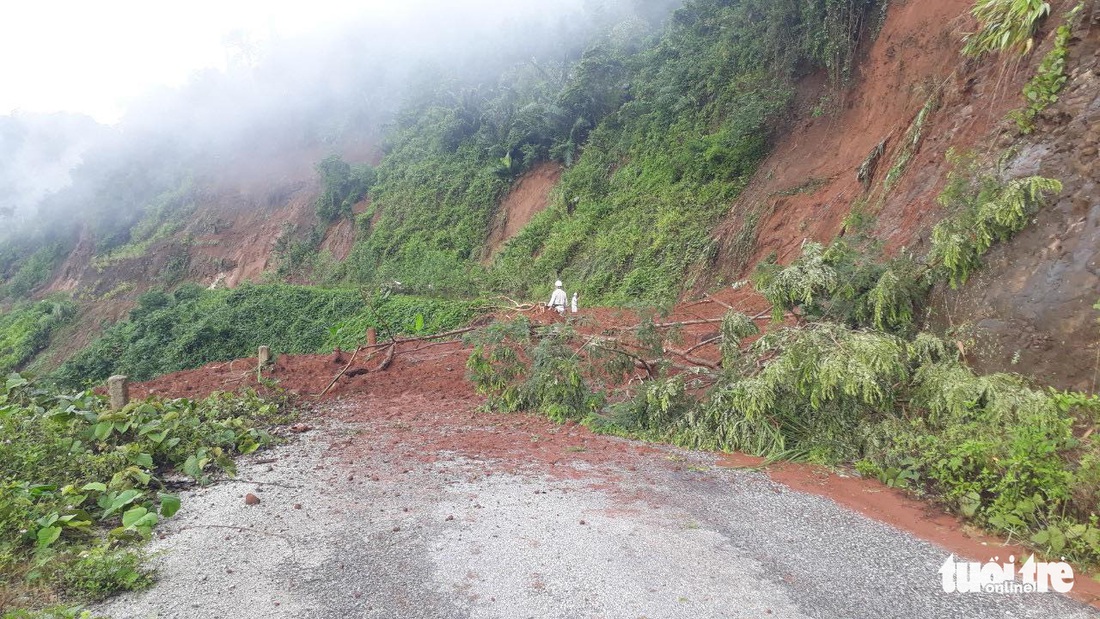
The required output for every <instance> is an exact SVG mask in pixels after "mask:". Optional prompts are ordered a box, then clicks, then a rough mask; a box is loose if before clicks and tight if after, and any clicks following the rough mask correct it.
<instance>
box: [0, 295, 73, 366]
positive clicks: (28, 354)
mask: <svg viewBox="0 0 1100 619" xmlns="http://www.w3.org/2000/svg"><path fill="white" fill-rule="evenodd" d="M74 313H75V304H74V303H73V302H72V301H70V300H68V299H64V298H57V299H46V300H42V301H37V302H24V303H22V304H17V305H15V306H12V307H10V308H8V309H6V310H5V311H4V312H3V313H0V375H7V374H8V373H9V372H11V371H13V370H17V369H21V368H22V367H23V366H24V365H25V364H26V363H27V362H29V361H30V360H31V359H33V358H34V356H35V355H36V354H38V353H39V352H40V351H41V350H43V349H45V348H46V346H48V345H49V343H50V336H51V335H52V334H53V332H54V330H55V329H57V328H58V327H60V326H62V325H64V324H65V323H66V322H68V321H69V319H71V318H72V316H73V314H74Z"/></svg>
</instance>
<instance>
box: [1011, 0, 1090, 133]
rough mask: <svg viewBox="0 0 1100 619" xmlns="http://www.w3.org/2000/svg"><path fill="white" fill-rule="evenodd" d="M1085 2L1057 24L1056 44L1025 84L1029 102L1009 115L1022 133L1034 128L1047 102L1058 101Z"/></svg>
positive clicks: (1025, 97) (1026, 99)
mask: <svg viewBox="0 0 1100 619" xmlns="http://www.w3.org/2000/svg"><path fill="white" fill-rule="evenodd" d="M1083 7H1084V4H1078V5H1077V6H1076V7H1075V8H1074V9H1073V10H1072V11H1070V13H1069V14H1068V15H1066V23H1064V24H1062V25H1061V26H1058V30H1057V32H1055V34H1054V47H1053V49H1051V50H1050V51H1049V52H1047V55H1046V56H1043V61H1042V62H1040V63H1039V68H1038V69H1036V70H1035V76H1034V77H1032V78H1031V81H1029V82H1028V83H1027V85H1026V86H1024V100H1025V101H1026V102H1027V105H1025V106H1024V108H1023V109H1022V110H1016V111H1014V112H1012V113H1011V114H1009V117H1010V118H1012V119H1013V120H1015V121H1016V126H1017V127H1018V128H1019V129H1020V133H1022V134H1024V135H1027V134H1029V133H1031V132H1032V131H1034V130H1035V119H1036V118H1038V116H1039V114H1041V113H1042V112H1043V110H1045V109H1047V107H1048V106H1050V105H1052V104H1054V103H1055V102H1057V101H1058V93H1060V92H1062V87H1063V86H1065V85H1066V80H1068V79H1069V76H1067V75H1066V56H1067V55H1068V53H1069V49H1068V46H1069V39H1070V37H1071V36H1072V35H1073V21H1074V20H1075V19H1076V17H1077V14H1078V13H1080V12H1081V9H1082V8H1083Z"/></svg>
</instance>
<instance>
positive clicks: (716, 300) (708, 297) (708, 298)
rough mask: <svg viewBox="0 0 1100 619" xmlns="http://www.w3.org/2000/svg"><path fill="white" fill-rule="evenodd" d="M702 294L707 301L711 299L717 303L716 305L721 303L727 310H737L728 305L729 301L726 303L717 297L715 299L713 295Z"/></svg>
mask: <svg viewBox="0 0 1100 619" xmlns="http://www.w3.org/2000/svg"><path fill="white" fill-rule="evenodd" d="M703 296H704V297H706V298H707V300H708V301H711V302H713V303H717V304H718V305H721V306H722V307H724V308H726V309H728V310H733V311H737V310H734V309H733V306H732V305H730V304H729V303H726V302H725V301H719V300H718V299H715V298H714V297H712V296H710V295H709V294H704V295H703Z"/></svg>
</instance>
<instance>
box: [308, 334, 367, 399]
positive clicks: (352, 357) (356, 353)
mask: <svg viewBox="0 0 1100 619" xmlns="http://www.w3.org/2000/svg"><path fill="white" fill-rule="evenodd" d="M360 350H363V347H362V346H360V347H359V348H356V349H355V352H354V353H352V354H351V359H350V360H348V364H347V365H345V366H344V369H342V370H340V373H339V374H337V375H336V376H335V377H333V379H332V382H331V383H329V384H328V387H325V389H324V391H322V392H321V393H318V394H317V396H316V397H318V398H322V397H324V395H325V394H326V393H328V390H329V389H332V386H333V385H335V384H336V381H338V380H340V377H341V376H343V375H344V372H347V371H348V368H350V367H351V364H352V363H355V357H356V356H357V355H358V354H359V351H360Z"/></svg>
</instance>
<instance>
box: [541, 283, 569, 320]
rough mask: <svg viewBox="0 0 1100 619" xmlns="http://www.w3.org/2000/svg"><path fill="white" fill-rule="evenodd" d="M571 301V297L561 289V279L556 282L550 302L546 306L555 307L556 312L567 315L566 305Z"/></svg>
mask: <svg viewBox="0 0 1100 619" xmlns="http://www.w3.org/2000/svg"><path fill="white" fill-rule="evenodd" d="M568 303H569V297H568V296H566V294H565V291H564V290H562V289H561V280H560V279H559V280H558V281H556V282H554V293H553V294H551V295H550V302H549V303H547V304H546V307H550V308H553V309H554V311H555V312H557V313H559V314H561V315H563V316H564V315H565V306H566V304H568Z"/></svg>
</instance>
